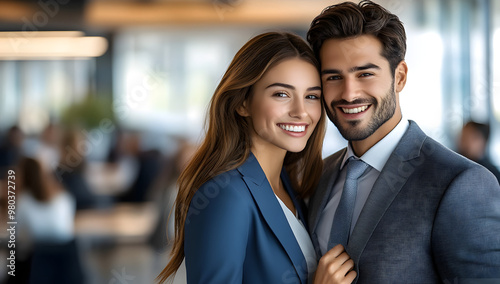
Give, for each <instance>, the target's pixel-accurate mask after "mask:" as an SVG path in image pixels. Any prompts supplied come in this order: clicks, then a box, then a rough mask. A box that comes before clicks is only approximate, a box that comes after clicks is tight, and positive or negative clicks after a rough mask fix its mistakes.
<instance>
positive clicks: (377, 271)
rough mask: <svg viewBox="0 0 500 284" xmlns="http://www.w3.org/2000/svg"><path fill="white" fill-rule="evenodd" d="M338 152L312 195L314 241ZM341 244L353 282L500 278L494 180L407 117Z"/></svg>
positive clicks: (499, 190) (499, 202)
mask: <svg viewBox="0 0 500 284" xmlns="http://www.w3.org/2000/svg"><path fill="white" fill-rule="evenodd" d="M345 152H346V150H345V149H344V150H341V151H339V152H337V153H335V154H333V155H332V156H330V157H328V158H327V159H326V160H325V167H324V174H323V176H322V180H321V181H320V183H319V186H318V188H317V191H316V193H315V195H314V196H312V197H311V201H310V204H309V205H310V215H309V221H310V222H309V224H310V231H311V232H312V241H313V244H314V245H315V247H316V248H317V246H318V236H317V235H316V233H315V232H316V227H317V225H318V220H319V216H320V214H321V212H322V211H323V208H324V207H325V204H326V201H327V198H326V197H327V196H329V194H330V191H331V189H332V185H333V183H334V181H335V180H336V179H337V175H338V173H339V168H340V163H341V161H342V158H343V156H344V154H345ZM317 250H318V249H317ZM346 250H347V252H348V253H349V255H350V256H351V258H352V259H353V260H354V262H355V269H356V271H357V272H358V277H357V279H356V281H357V283H358V284H359V283H370V284H372V283H375V284H376V283H500V186H499V185H498V182H497V180H496V179H495V177H494V176H493V174H491V173H490V172H489V171H487V170H486V169H485V168H483V167H482V166H480V165H478V164H476V163H474V162H472V161H470V160H467V159H466V158H464V157H462V156H460V155H458V154H456V153H454V152H452V151H451V150H449V149H447V148H445V147H444V146H442V145H441V144H439V143H437V142H436V141H434V140H432V139H431V138H429V137H427V136H426V135H425V134H424V133H423V132H422V131H421V130H420V128H419V127H418V126H417V124H416V123H415V122H413V121H410V126H409V128H408V130H407V131H406V133H405V134H404V136H403V137H402V139H401V141H400V142H399V144H398V146H397V147H396V149H395V150H394V152H393V153H392V154H391V156H390V157H389V160H388V161H387V163H386V165H385V166H384V168H383V169H382V172H381V173H380V176H379V178H378V179H377V180H376V181H375V184H374V185H373V188H372V191H371V193H370V195H369V196H368V199H367V201H366V203H365V205H364V207H363V209H362V211H361V214H360V216H359V219H358V221H357V223H356V225H355V227H354V229H353V232H352V234H351V237H350V239H349V243H348V244H347V248H346ZM479 278H481V279H485V278H489V280H484V282H482V281H483V280H479ZM356 281H355V282H356Z"/></svg>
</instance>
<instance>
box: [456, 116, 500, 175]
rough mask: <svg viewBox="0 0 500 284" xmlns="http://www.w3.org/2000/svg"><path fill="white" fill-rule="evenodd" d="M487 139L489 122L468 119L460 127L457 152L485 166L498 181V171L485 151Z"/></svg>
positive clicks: (488, 137) (499, 172)
mask: <svg viewBox="0 0 500 284" xmlns="http://www.w3.org/2000/svg"><path fill="white" fill-rule="evenodd" d="M489 139H490V125H489V124H484V123H478V122H474V121H469V122H467V123H466V124H465V125H464V126H463V127H462V132H461V133H460V139H459V141H458V153H460V154H462V155H464V156H465V157H467V158H469V159H471V160H473V161H474V162H476V163H478V164H480V165H482V166H483V167H485V168H487V169H488V170H489V171H490V172H491V173H493V174H494V175H495V177H496V178H497V180H498V181H499V182H500V171H499V170H498V169H497V168H496V166H495V165H493V163H492V162H491V161H490V159H489V157H488V154H487V153H486V152H487V149H488V142H489Z"/></svg>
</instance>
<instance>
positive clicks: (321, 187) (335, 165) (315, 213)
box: [309, 148, 347, 257]
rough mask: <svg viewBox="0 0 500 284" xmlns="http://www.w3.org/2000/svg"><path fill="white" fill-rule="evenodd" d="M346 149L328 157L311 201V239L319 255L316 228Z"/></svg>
mask: <svg viewBox="0 0 500 284" xmlns="http://www.w3.org/2000/svg"><path fill="white" fill-rule="evenodd" d="M346 151H347V148H346V149H344V150H342V151H339V152H337V153H336V154H334V155H332V156H331V157H328V158H327V159H326V160H325V163H324V164H325V169H324V170H323V174H322V175H321V180H320V182H319V184H318V186H317V188H316V191H315V193H314V195H313V196H312V197H311V200H310V203H309V233H310V234H311V239H312V242H313V244H314V248H315V249H316V254H317V255H318V257H320V256H321V252H320V251H319V244H318V236H317V234H316V228H317V226H318V222H319V219H320V218H319V217H320V216H321V213H322V212H323V210H324V208H325V206H326V203H327V202H328V197H329V196H330V193H331V192H332V189H333V183H334V182H335V181H336V180H337V176H338V174H339V170H340V164H341V162H342V158H343V157H344V155H345V153H346Z"/></svg>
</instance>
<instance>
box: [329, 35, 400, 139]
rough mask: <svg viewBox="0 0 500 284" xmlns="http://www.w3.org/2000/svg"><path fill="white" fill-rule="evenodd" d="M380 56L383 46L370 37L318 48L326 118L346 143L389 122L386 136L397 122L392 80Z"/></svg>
mask: <svg viewBox="0 0 500 284" xmlns="http://www.w3.org/2000/svg"><path fill="white" fill-rule="evenodd" d="M381 54H382V44H381V43H380V41H379V40H378V39H377V38H376V37H374V36H370V35H362V36H359V37H355V38H348V39H329V40H326V41H325V42H324V43H323V46H322V47H321V51H320V59H321V66H322V67H321V69H322V70H321V81H322V84H323V95H324V99H325V103H326V107H327V114H328V117H329V118H330V120H331V121H332V122H333V123H334V124H335V125H336V126H337V128H338V129H339V131H340V133H341V134H342V136H343V137H344V138H345V139H347V140H349V141H359V140H364V139H366V138H368V137H370V136H371V135H372V134H374V133H375V132H376V131H377V130H379V129H380V128H381V126H383V125H384V124H386V122H387V121H390V123H388V124H390V127H385V128H387V129H384V130H383V131H386V132H387V133H388V132H389V131H390V130H392V128H393V127H394V126H396V124H397V123H398V122H399V117H397V118H396V117H395V116H394V114H395V112H396V111H398V112H399V97H398V96H397V95H396V92H395V89H394V87H395V84H394V82H395V81H394V79H395V78H394V77H393V75H392V74H391V70H390V66H389V62H388V61H387V59H385V58H384V57H383V56H382V55H381ZM396 73H397V72H396ZM405 75H406V73H405ZM396 79H397V80H398V79H399V77H398V78H396ZM403 85H404V84H403ZM398 91H399V89H398ZM380 131H382V130H380ZM387 133H384V134H383V135H384V136H385V134H387Z"/></svg>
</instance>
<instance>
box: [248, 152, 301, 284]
mask: <svg viewBox="0 0 500 284" xmlns="http://www.w3.org/2000/svg"><path fill="white" fill-rule="evenodd" d="M238 171H239V172H240V173H241V174H242V175H243V180H244V181H245V183H246V185H247V186H248V189H249V190H250V193H251V194H252V196H253V198H254V200H255V203H256V204H257V207H258V208H259V210H260V212H261V213H262V216H263V217H264V219H265V221H266V223H267V224H268V225H269V227H270V228H271V230H272V232H273V233H274V235H275V236H276V237H277V238H278V240H279V242H280V243H281V245H282V246H283V248H284V249H285V251H286V253H287V254H288V257H289V258H290V260H291V261H292V263H293V266H294V268H295V271H296V273H297V275H299V277H300V279H301V282H302V283H307V268H306V267H307V266H305V265H306V260H305V257H304V255H303V254H302V250H301V249H300V246H299V244H298V243H297V240H296V238H295V235H294V234H293V231H292V229H291V228H290V225H289V224H288V220H287V219H286V216H285V214H284V213H283V210H282V209H281V205H280V204H279V202H278V200H277V197H276V196H275V195H274V192H273V190H272V188H271V185H270V184H269V182H268V181H267V178H266V176H265V174H264V172H263V171H262V168H261V167H260V165H259V162H258V161H257V159H256V158H255V156H254V155H253V154H251V155H250V156H249V158H248V159H247V161H246V162H245V163H244V164H243V165H242V166H240V167H239V168H238ZM282 177H283V176H282ZM287 182H288V184H289V181H287ZM293 196H294V195H292V197H293ZM292 199H293V198H292ZM296 206H297V205H296Z"/></svg>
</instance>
